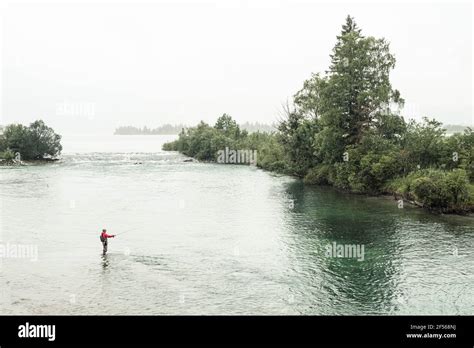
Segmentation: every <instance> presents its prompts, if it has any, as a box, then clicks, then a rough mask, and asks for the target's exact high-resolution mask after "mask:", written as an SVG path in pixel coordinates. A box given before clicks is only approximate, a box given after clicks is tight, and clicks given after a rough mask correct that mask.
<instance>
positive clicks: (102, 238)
mask: <svg viewBox="0 0 474 348" xmlns="http://www.w3.org/2000/svg"><path fill="white" fill-rule="evenodd" d="M114 237H115V234H107V230H106V229H105V228H104V229H103V230H102V233H101V234H100V241H101V242H102V246H103V250H102V252H103V255H105V254H106V253H107V239H108V238H114Z"/></svg>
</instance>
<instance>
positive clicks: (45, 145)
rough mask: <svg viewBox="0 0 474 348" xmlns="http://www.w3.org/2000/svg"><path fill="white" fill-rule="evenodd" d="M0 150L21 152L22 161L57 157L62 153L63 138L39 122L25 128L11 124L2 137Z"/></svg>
mask: <svg viewBox="0 0 474 348" xmlns="http://www.w3.org/2000/svg"><path fill="white" fill-rule="evenodd" d="M0 138H1V140H0V147H1V149H0V150H3V151H5V150H10V151H11V152H13V153H16V152H19V153H20V155H21V159H22V160H38V159H44V158H46V157H55V156H58V155H59V154H60V153H61V150H62V146H61V142H60V141H61V136H60V135H58V134H56V133H55V132H54V130H53V129H52V128H50V127H48V126H46V124H45V123H44V122H43V121H41V120H39V121H35V122H33V123H31V124H30V126H29V127H25V126H23V125H21V124H11V125H9V126H7V127H5V130H4V132H3V134H2V136H1V137H0Z"/></svg>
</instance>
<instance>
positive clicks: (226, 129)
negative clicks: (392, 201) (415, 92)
mask: <svg viewBox="0 0 474 348" xmlns="http://www.w3.org/2000/svg"><path fill="white" fill-rule="evenodd" d="M222 123H226V125H225V126H223V127H222V126H220V124H222ZM410 127H413V129H414V131H416V132H420V130H419V129H420V128H421V132H422V133H426V134H423V135H416V136H415V134H411V130H408V131H407V132H406V137H407V138H412V137H414V138H413V139H411V140H410V143H408V144H406V145H403V144H399V145H396V144H394V143H391V142H387V141H386V140H384V139H383V138H379V137H374V136H371V135H368V136H367V137H365V138H363V139H362V141H361V144H360V145H358V147H350V148H349V147H348V148H347V151H345V152H344V154H343V156H342V158H341V159H342V160H339V161H337V160H335V162H334V163H324V164H323V163H318V161H319V160H320V159H319V157H318V156H317V152H318V149H317V148H316V150H312V149H311V148H303V149H298V148H294V147H291V146H289V145H288V144H287V142H288V140H287V139H286V138H285V135H284V134H282V133H281V132H278V133H271V134H269V133H252V134H247V133H246V132H243V131H241V130H240V129H239V128H238V126H237V125H236V123H235V122H234V121H233V120H232V119H231V118H230V117H229V116H227V115H224V116H222V117H221V118H219V119H218V121H217V122H216V125H215V126H214V127H212V126H209V125H207V124H205V123H203V122H201V123H200V124H199V125H197V126H196V127H193V128H189V129H188V130H186V131H185V132H182V133H181V134H180V135H179V138H178V139H177V140H174V141H171V142H168V143H165V144H164V145H163V150H165V151H178V152H179V153H181V154H184V155H186V156H189V157H192V158H195V159H197V160H199V161H204V162H219V153H222V152H223V151H224V150H225V153H226V154H227V153H228V152H229V151H230V150H229V151H227V149H234V150H232V151H234V153H233V156H234V157H232V154H231V156H229V157H232V158H231V159H232V161H230V163H233V164H236V165H239V164H241V165H245V164H249V163H247V162H246V161H245V159H247V158H246V157H245V156H244V159H242V158H241V156H239V153H240V154H242V153H248V152H249V151H250V152H255V151H256V154H257V156H254V157H256V158H257V161H256V162H257V163H256V165H257V166H258V167H259V168H262V169H264V170H268V171H272V172H277V173H281V174H286V175H291V176H295V177H298V178H301V179H303V182H304V183H305V184H306V185H321V186H333V187H334V188H336V189H337V190H339V191H342V192H346V193H353V194H363V195H370V196H379V195H384V194H390V195H392V196H394V197H399V198H402V199H404V200H405V201H409V202H413V203H414V204H415V205H418V206H420V207H422V208H424V209H426V210H429V211H431V212H436V213H442V214H459V215H466V214H470V213H473V212H474V184H473V182H472V180H473V178H474V171H473V169H472V165H471V164H470V161H471V158H470V157H469V156H470V155H469V153H470V152H469V150H471V145H470V142H472V141H473V139H474V132H472V131H471V130H468V131H466V132H465V133H464V134H462V135H461V134H457V135H455V136H451V137H444V136H443V134H444V133H443V132H442V131H441V130H440V124H439V123H434V124H432V123H430V122H428V123H426V124H421V125H418V124H413V125H412V126H410ZM282 128H284V127H282ZM433 132H436V133H437V134H438V135H437V141H438V142H439V144H440V146H438V147H439V148H438V151H436V152H434V153H431V150H430V149H425V148H424V147H420V145H421V144H423V143H424V142H425V141H427V140H430V141H431V140H432V138H433V135H432V133H433ZM314 146H315V145H314ZM453 149H454V150H457V151H455V152H454V153H455V154H456V156H458V157H456V158H455V160H453V158H454V157H453V158H451V157H449V153H450V151H452V150H453ZM425 150H428V151H430V153H429V155H430V156H437V157H436V158H433V159H432V162H428V163H426V164H424V165H420V164H416V163H420V162H421V159H420V162H418V161H414V160H413V157H414V156H421V157H423V156H424V155H428V153H424V154H423V153H421V154H420V153H418V152H417V151H425ZM303 155H304V156H303ZM302 156H303V157H302ZM452 156H454V155H452ZM430 163H432V164H430Z"/></svg>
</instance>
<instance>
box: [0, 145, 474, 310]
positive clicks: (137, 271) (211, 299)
mask: <svg viewBox="0 0 474 348" xmlns="http://www.w3.org/2000/svg"><path fill="white" fill-rule="evenodd" d="M172 138H173V137H172V136H102V137H98V136H69V137H68V136H65V137H64V141H63V145H64V153H63V156H62V157H63V159H62V160H61V161H59V162H56V163H54V164H46V165H44V164H43V165H30V166H21V167H0V204H1V224H0V227H1V231H0V237H1V240H2V245H3V253H4V254H5V255H4V257H2V258H1V259H0V262H1V265H0V270H1V272H0V281H1V288H0V291H1V298H0V313H1V314H178V315H179V314H314V315H353V314H362V315H365V314H397V315H401V314H471V315H472V314H474V253H473V250H474V224H473V219H472V218H469V217H460V216H437V215H433V214H430V213H428V212H426V211H423V210H421V209H419V208H415V207H411V206H407V205H405V206H404V207H403V208H400V207H399V206H398V204H397V202H396V201H394V200H392V199H386V198H374V197H364V196H357V195H349V194H344V193H339V192H336V191H335V190H333V189H331V188H327V187H308V186H304V185H303V184H302V183H301V181H299V180H297V179H294V178H291V177H287V176H282V175H276V174H273V173H269V172H265V171H262V170H260V169H257V168H255V167H253V166H236V165H224V164H207V163H196V162H184V159H185V157H184V156H182V155H180V154H178V153H175V152H164V151H161V145H162V144H163V142H164V141H167V140H170V139H172ZM103 227H104V228H107V230H108V232H109V233H112V234H113V233H123V234H122V235H119V236H117V237H116V238H115V239H111V240H110V242H109V253H108V254H107V255H106V256H105V257H102V255H101V247H102V246H101V244H100V241H99V233H100V230H101V229H102V228H103ZM7 244H8V248H10V254H9V255H7V254H6V252H7V251H6V250H7ZM341 245H342V246H343V247H345V246H354V247H357V250H358V254H357V257H354V256H355V255H354V254H353V255H352V256H351V255H348V254H347V253H346V254H344V255H335V254H332V255H331V254H330V250H336V248H338V247H339V246H341ZM20 246H24V247H25V248H27V247H29V248H30V249H28V250H30V251H31V253H30V254H27V255H26V254H25V255H23V257H18V255H17V257H15V255H14V254H13V251H12V250H14V249H15V247H16V248H17V250H18V248H20ZM353 250H356V249H353ZM341 256H344V257H341Z"/></svg>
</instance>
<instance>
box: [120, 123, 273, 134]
mask: <svg viewBox="0 0 474 348" xmlns="http://www.w3.org/2000/svg"><path fill="white" fill-rule="evenodd" d="M188 128H189V126H187V125H184V124H177V125H171V124H164V125H162V126H160V127H157V128H148V127H147V126H144V127H143V128H140V127H134V126H122V127H118V128H117V129H115V132H114V135H176V134H179V133H181V131H182V130H183V129H188ZM240 129H242V130H246V131H247V132H249V133H254V132H267V133H272V132H275V131H276V125H275V124H271V125H269V124H265V123H259V122H253V123H250V122H245V123H243V124H241V125H240Z"/></svg>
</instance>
